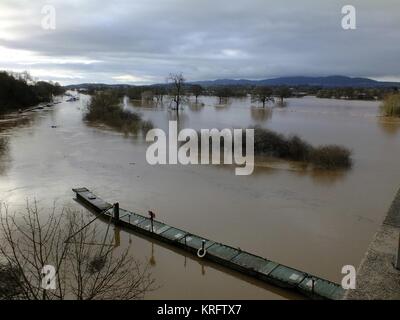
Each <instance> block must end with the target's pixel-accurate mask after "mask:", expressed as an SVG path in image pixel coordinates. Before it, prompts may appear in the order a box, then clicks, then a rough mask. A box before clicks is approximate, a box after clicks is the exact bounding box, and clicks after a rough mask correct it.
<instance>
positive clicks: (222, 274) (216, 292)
mask: <svg viewBox="0 0 400 320" xmlns="http://www.w3.org/2000/svg"><path fill="white" fill-rule="evenodd" d="M200 100H201V102H203V103H204V105H197V106H196V105H190V106H187V107H185V108H184V110H182V111H181V116H180V127H181V128H184V127H188V128H193V129H201V128H213V127H216V128H220V129H221V128H232V127H240V128H243V127H248V126H250V125H260V126H262V127H266V128H269V129H272V130H275V131H278V132H281V133H284V134H298V135H300V136H301V137H303V138H304V139H305V140H307V141H309V142H310V143H312V144H341V145H344V146H346V147H348V148H350V149H352V150H353V159H354V167H353V168H352V169H351V170H349V171H346V172H342V173H332V172H318V171H303V170H300V169H296V168H295V167H291V166H288V165H286V164H285V163H280V162H275V163H264V164H263V165H262V166H257V167H256V170H255V172H254V173H253V175H251V176H242V177H239V176H235V174H234V168H231V167H224V166H200V165H199V166H181V165H171V166H169V165H165V166H150V165H148V164H147V163H146V159H145V151H146V144H145V143H144V142H143V141H141V140H140V139H135V138H133V137H129V136H125V135H123V134H120V133H118V132H115V131H112V130H109V129H107V128H103V127H94V126H88V125H87V124H86V123H85V122H83V120H82V113H83V110H84V107H85V104H86V101H87V97H85V96H82V97H81V100H80V101H76V102H62V103H60V104H58V105H55V106H53V107H50V108H44V109H43V110H36V111H33V112H29V113H28V114H27V115H26V117H27V119H26V120H25V121H23V122H22V123H15V124H12V125H10V124H8V125H5V123H4V122H0V128H1V130H0V134H1V136H5V137H7V138H8V150H7V152H6V153H5V154H3V155H1V157H0V161H1V165H0V201H2V202H6V203H7V204H8V205H9V207H10V210H11V211H23V209H24V207H25V203H26V200H27V199H30V200H33V199H36V200H37V201H38V204H39V206H40V207H42V208H44V210H46V208H50V207H51V206H52V204H53V202H54V201H56V204H57V206H59V207H62V206H72V207H76V208H77V209H79V210H83V209H82V207H81V206H79V205H78V204H76V203H75V202H74V201H72V197H73V193H72V191H71V188H73V187H81V186H85V187H87V188H89V189H91V190H92V191H93V192H94V193H95V194H97V195H99V196H100V197H102V198H103V199H105V200H107V201H109V202H116V201H118V202H120V205H121V207H123V208H126V209H130V210H136V211H138V212H139V213H143V214H146V212H147V211H148V210H152V211H154V212H155V213H156V215H157V219H159V220H162V221H165V222H166V223H168V224H170V225H173V226H176V227H179V228H182V229H185V230H188V231H190V232H193V233H195V234H199V235H202V236H204V237H207V238H210V239H213V240H216V241H219V242H222V243H225V244H229V245H232V246H234V247H240V248H242V249H244V250H246V251H249V252H252V253H255V254H258V255H260V256H263V257H266V258H268V259H271V260H274V261H277V262H279V263H283V264H286V265H289V266H291V267H293V268H298V269H300V270H304V271H307V272H309V273H312V274H315V275H317V276H320V277H323V278H327V279H329V280H332V281H336V282H340V281H341V277H342V275H341V268H342V266H343V265H349V264H350V265H354V266H356V267H357V266H358V264H359V262H360V260H361V259H362V256H363V254H364V252H365V250H366V248H367V246H368V244H369V242H370V240H371V238H372V236H373V234H374V232H375V231H376V229H377V227H378V225H379V224H380V223H381V222H382V219H383V217H384V215H385V213H386V211H387V209H388V207H389V205H390V203H391V201H392V199H393V197H394V195H395V193H396V191H397V189H398V188H399V186H400V170H399V163H400V124H399V123H396V122H391V121H387V120H386V121H385V120H383V119H381V118H379V117H378V116H377V115H378V112H379V109H378V105H379V103H378V102H362V101H341V100H325V99H317V98H314V97H304V98H300V99H295V98H293V99H287V107H286V108H273V109H272V110H271V109H265V110H264V109H262V108H261V107H256V106H252V103H251V102H250V99H232V100H231V101H230V102H229V103H228V104H225V105H218V104H217V102H218V101H217V99H216V98H215V99H214V98H209V97H202V98H200ZM125 107H126V108H131V109H132V110H135V111H137V112H140V113H141V114H142V115H143V117H144V118H146V119H150V120H151V121H152V122H153V124H154V125H155V127H160V128H165V129H166V128H167V127H168V121H169V120H173V119H175V111H173V110H169V109H168V105H165V106H164V107H157V108H150V107H145V106H136V105H132V104H130V103H129V104H128V105H126V106H125ZM52 126H56V127H52ZM121 241H122V244H123V245H126V244H127V243H129V242H131V244H132V250H133V252H134V254H135V256H136V257H137V258H138V259H139V260H141V261H143V262H145V261H150V260H151V272H152V274H153V277H154V278H155V280H156V284H157V286H158V289H157V290H155V291H153V292H151V293H149V294H148V295H147V296H146V298H170V299H214V298H221V299H235V298H237V299H239V298H252V299H281V298H283V299H285V298H298V297H297V296H296V295H293V294H289V293H288V292H285V291H282V290H278V289H275V288H272V287H268V286H266V285H263V284H261V283H259V282H257V281H253V280H251V279H250V278H247V277H240V276H239V275H238V274H236V273H233V272H228V271H226V270H225V269H223V268H219V267H217V266H215V265H213V264H210V263H207V262H203V261H199V260H197V259H194V258H193V257H191V256H190V255H188V256H186V257H185V256H184V255H183V254H182V252H180V251H174V250H173V249H171V248H169V247H165V246H162V245H160V244H159V243H152V242H150V241H148V240H146V239H143V238H140V237H138V236H136V235H134V234H129V233H126V232H121Z"/></svg>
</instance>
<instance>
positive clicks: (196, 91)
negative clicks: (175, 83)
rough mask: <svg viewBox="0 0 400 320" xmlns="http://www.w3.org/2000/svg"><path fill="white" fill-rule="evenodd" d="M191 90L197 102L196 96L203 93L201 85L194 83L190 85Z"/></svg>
mask: <svg viewBox="0 0 400 320" xmlns="http://www.w3.org/2000/svg"><path fill="white" fill-rule="evenodd" d="M191 91H192V94H193V95H194V96H195V98H196V103H197V98H198V97H199V96H200V95H201V94H202V93H203V87H202V86H200V85H198V84H194V85H192V87H191Z"/></svg>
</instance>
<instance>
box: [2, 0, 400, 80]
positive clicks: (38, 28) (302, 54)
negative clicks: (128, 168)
mask: <svg viewBox="0 0 400 320" xmlns="http://www.w3.org/2000/svg"><path fill="white" fill-rule="evenodd" d="M46 4H51V5H53V6H54V8H55V9H56V29H55V30H45V29H43V28H42V19H43V18H44V17H45V15H44V14H42V13H41V10H42V8H43V6H44V5H46ZM347 4H351V5H353V6H354V7H355V8H356V18H357V21H356V22H357V29H356V30H344V29H343V28H342V26H341V19H342V17H343V15H342V13H341V8H342V6H344V5H347ZM0 69H5V70H13V71H23V70H28V71H29V72H31V74H32V75H33V76H35V77H39V78H40V79H44V80H54V81H59V82H61V83H62V84H70V83H82V82H105V83H130V84H147V83H154V82H164V81H165V78H166V76H167V75H168V74H169V73H171V72H183V74H184V75H185V77H186V78H187V79H188V80H205V79H217V78H236V79H237V78H247V79H265V78H272V77H279V76H291V75H309V76H316V75H318V76H319V75H321V76H324V75H337V74H341V75H349V76H363V77H370V78H374V79H385V80H398V81H400V1H399V0H380V1H377V0H348V1H341V0H329V1H328V0H315V1H310V0H279V1H278V0H276V1H270V0H245V1H244V0H243V1H242V0H114V1H104V0H102V1H100V0H47V1H41V0H35V1H32V0H0Z"/></svg>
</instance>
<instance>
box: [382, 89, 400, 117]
mask: <svg viewBox="0 0 400 320" xmlns="http://www.w3.org/2000/svg"><path fill="white" fill-rule="evenodd" d="M381 111H382V113H383V115H385V116H387V117H400V93H396V94H389V95H387V96H386V97H385V99H384V100H383V103H382V105H381Z"/></svg>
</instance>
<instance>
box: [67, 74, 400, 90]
mask: <svg viewBox="0 0 400 320" xmlns="http://www.w3.org/2000/svg"><path fill="white" fill-rule="evenodd" d="M188 83H189V84H199V85H201V86H204V87H210V86H227V85H229V86H243V85H247V86H310V87H326V88H335V87H342V88H343V87H354V88H377V87H378V88H379V87H380V88H382V87H398V88H400V82H384V81H376V80H372V79H368V78H353V77H346V76H327V77H304V76H297V77H280V78H272V79H263V80H248V79H238V80H236V79H217V80H206V81H191V82H188ZM130 86H133V85H128V84H103V83H82V84H76V85H68V86H65V88H66V89H79V88H86V89H89V88H99V87H130Z"/></svg>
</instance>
